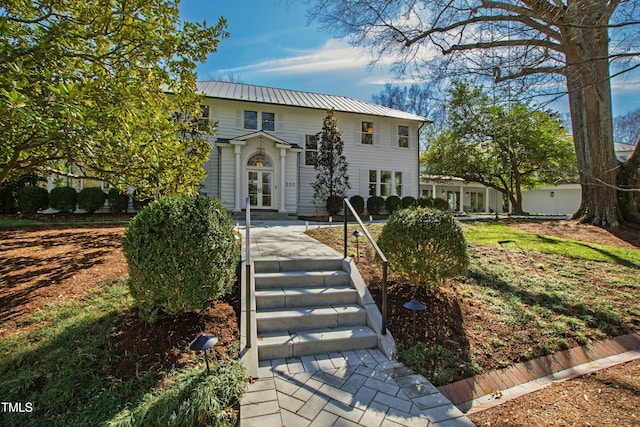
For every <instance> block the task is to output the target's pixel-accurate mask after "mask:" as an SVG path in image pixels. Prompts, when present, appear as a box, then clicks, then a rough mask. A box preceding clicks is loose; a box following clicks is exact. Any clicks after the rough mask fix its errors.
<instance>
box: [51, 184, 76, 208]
mask: <svg viewBox="0 0 640 427" xmlns="http://www.w3.org/2000/svg"><path fill="white" fill-rule="evenodd" d="M77 199H78V192H77V191H76V189H75V188H73V187H56V188H53V189H52V190H51V191H50V192H49V206H51V207H52V208H53V209H57V210H59V211H60V212H70V211H73V210H75V208H76V202H77Z"/></svg>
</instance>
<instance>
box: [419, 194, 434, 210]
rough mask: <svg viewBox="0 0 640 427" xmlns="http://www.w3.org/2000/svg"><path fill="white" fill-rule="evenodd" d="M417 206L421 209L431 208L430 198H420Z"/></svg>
mask: <svg viewBox="0 0 640 427" xmlns="http://www.w3.org/2000/svg"><path fill="white" fill-rule="evenodd" d="M417 203H418V206H420V207H421V208H432V207H433V198H432V197H420V198H419V199H418V202H417Z"/></svg>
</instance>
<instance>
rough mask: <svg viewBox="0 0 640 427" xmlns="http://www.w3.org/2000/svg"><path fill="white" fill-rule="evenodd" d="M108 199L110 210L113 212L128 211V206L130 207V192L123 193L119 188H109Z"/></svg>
mask: <svg viewBox="0 0 640 427" xmlns="http://www.w3.org/2000/svg"><path fill="white" fill-rule="evenodd" d="M107 200H108V201H109V210H110V211H111V212H112V213H123V212H125V213H126V212H127V208H128V207H129V195H128V194H126V193H121V192H120V191H118V189H116V188H112V189H111V190H109V195H108V196H107Z"/></svg>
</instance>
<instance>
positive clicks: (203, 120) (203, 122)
mask: <svg viewBox="0 0 640 427" xmlns="http://www.w3.org/2000/svg"><path fill="white" fill-rule="evenodd" d="M200 113H201V116H200V118H199V119H198V130H200V131H203V132H204V131H207V130H209V106H208V105H201V106H200Z"/></svg>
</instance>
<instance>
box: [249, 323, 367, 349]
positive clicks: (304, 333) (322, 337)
mask: <svg viewBox="0 0 640 427" xmlns="http://www.w3.org/2000/svg"><path fill="white" fill-rule="evenodd" d="M365 336H376V337H377V335H376V333H375V332H374V331H373V330H372V329H371V328H369V327H368V326H348V327H338V328H319V329H306V330H301V331H295V332H294V331H292V333H291V334H288V333H286V332H285V333H282V332H269V333H264V334H258V341H257V342H258V347H261V346H278V345H294V344H302V343H308V342H318V341H338V340H344V339H353V338H359V337H365Z"/></svg>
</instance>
